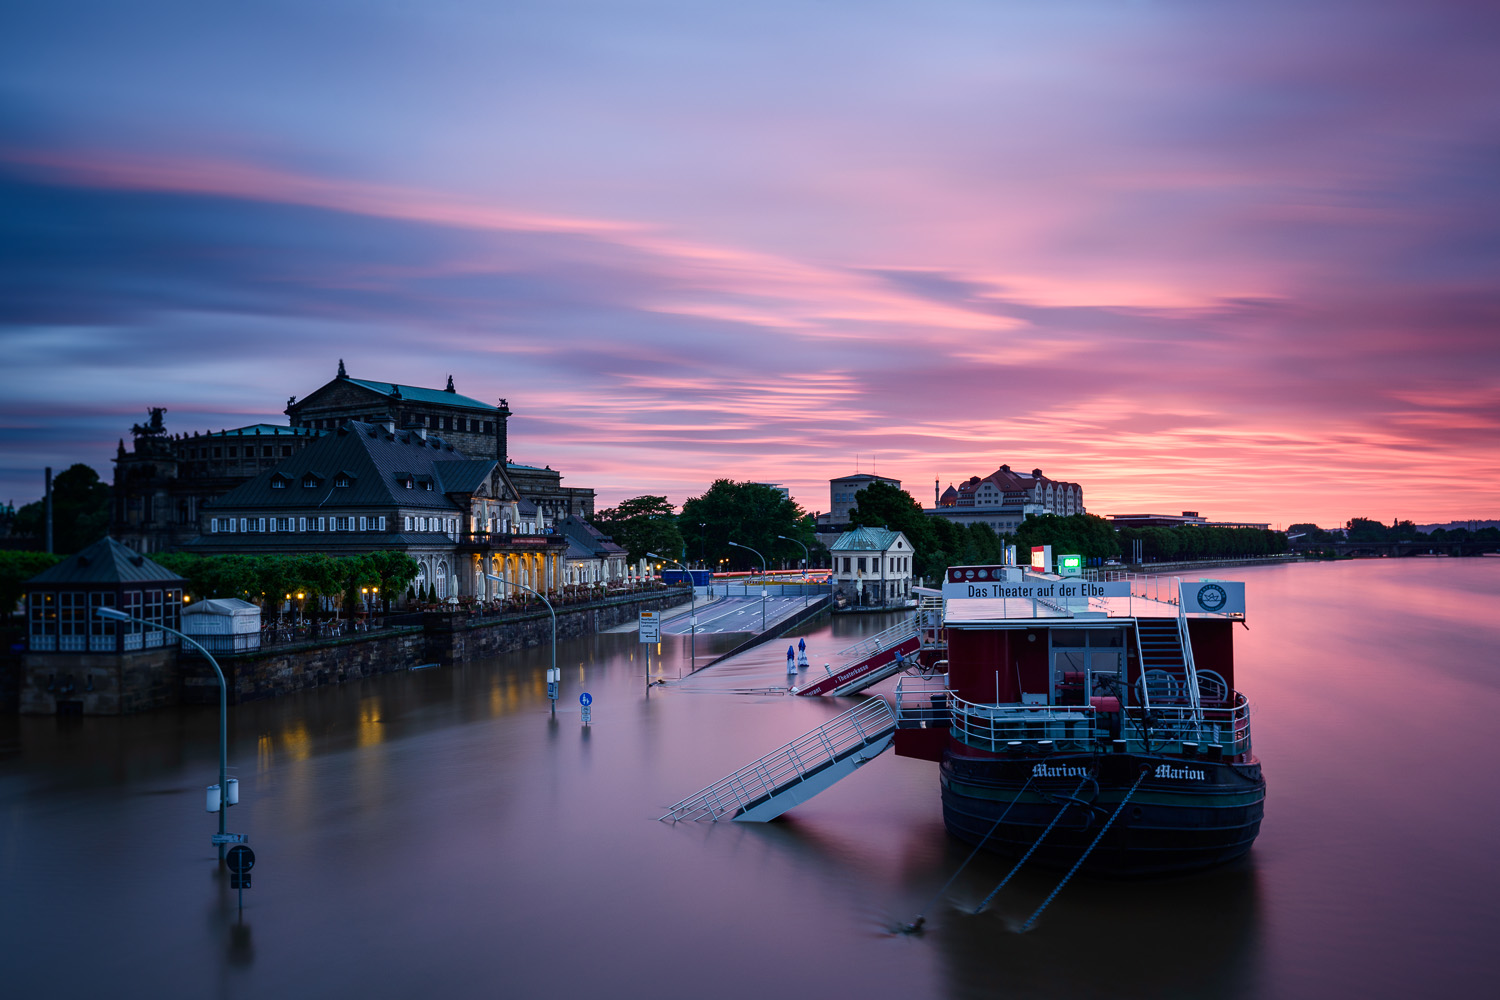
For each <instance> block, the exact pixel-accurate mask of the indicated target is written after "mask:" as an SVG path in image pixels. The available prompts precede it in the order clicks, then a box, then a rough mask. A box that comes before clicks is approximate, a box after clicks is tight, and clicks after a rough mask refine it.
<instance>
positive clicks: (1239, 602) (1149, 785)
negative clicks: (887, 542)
mask: <svg viewBox="0 0 1500 1000" xmlns="http://www.w3.org/2000/svg"><path fill="white" fill-rule="evenodd" d="M919 597H920V600H921V602H922V603H921V607H920V608H919V610H918V612H917V614H918V629H919V632H920V635H921V640H922V641H921V649H920V650H919V652H918V654H917V658H918V660H919V662H920V663H921V664H922V666H921V667H920V668H919V669H918V670H917V671H914V672H912V673H908V674H907V675H905V676H903V677H902V679H901V682H900V684H899V685H898V687H897V690H896V698H895V709H896V731H895V741H894V746H895V750H896V752H897V753H898V754H901V755H904V756H910V757H919V758H923V759H926V760H932V761H935V762H939V763H940V765H941V770H940V778H939V780H940V785H941V794H942V806H943V821H944V823H945V825H946V826H947V829H948V831H949V832H950V833H951V834H952V835H953V836H955V837H957V838H959V839H960V840H964V841H966V842H968V843H971V844H977V845H979V846H982V847H983V848H985V849H986V850H989V851H993V852H996V853H999V854H1002V855H1007V856H1013V857H1017V858H1026V859H1027V860H1028V862H1029V863H1037V864H1041V865H1045V866H1050V867H1056V868H1072V867H1073V866H1075V865H1078V866H1079V867H1080V869H1081V870H1083V871H1087V872H1093V873H1095V874H1100V875H1112V876H1135V875H1157V874H1167V873H1173V872H1183V871H1189V870H1193V869H1198V868H1204V867H1208V866H1210V865H1216V864H1220V863H1223V862H1227V861H1231V860H1233V859H1235V858H1239V857H1241V856H1243V855H1244V854H1245V853H1246V852H1247V851H1249V849H1250V846H1251V844H1252V843H1253V842H1254V841H1255V837H1256V834H1257V833H1258V832H1259V830H1260V823H1261V817H1262V813H1263V807H1264V800H1265V779H1264V777H1263V775H1262V773H1261V765H1260V761H1259V760H1257V759H1256V757H1255V756H1254V754H1253V753H1252V751H1251V743H1250V705H1249V702H1248V701H1247V700H1246V698H1245V696H1244V695H1243V694H1241V693H1240V692H1239V691H1237V690H1235V686H1234V684H1235V663H1234V630H1235V629H1236V628H1237V627H1241V626H1243V625H1244V622H1245V586H1244V584H1243V583H1238V582H1233V581H1220V580H1203V581H1196V582H1185V581H1180V580H1174V579H1170V578H1164V577H1132V576H1130V575H1127V574H1124V573H1117V572H1109V573H1107V574H1103V575H1102V578H1100V579H1086V578H1083V577H1066V576H1055V575H1052V574H1048V573H1034V572H1031V571H1028V570H1024V569H1022V568H1020V567H1014V566H961V567H952V568H950V569H949V570H948V572H947V575H946V578H945V580H944V583H943V588H942V590H941V591H937V590H920V591H919Z"/></svg>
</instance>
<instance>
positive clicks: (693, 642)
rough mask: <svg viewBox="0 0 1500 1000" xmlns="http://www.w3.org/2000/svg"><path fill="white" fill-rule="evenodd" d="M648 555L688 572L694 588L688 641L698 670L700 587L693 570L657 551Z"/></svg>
mask: <svg viewBox="0 0 1500 1000" xmlns="http://www.w3.org/2000/svg"><path fill="white" fill-rule="evenodd" d="M646 555H648V556H650V557H651V558H652V559H661V560H664V561H666V562H669V563H671V564H672V565H673V566H679V567H681V568H682V571H683V572H684V573H686V574H687V578H688V586H689V587H690V588H692V589H691V590H690V591H689V593H690V594H691V596H690V597H689V598H688V602H689V603H688V620H689V622H690V624H691V627H692V630H693V634H692V638H691V639H690V640H689V642H688V648H689V649H690V650H691V651H692V652H691V654H690V655H691V658H692V664H693V670H697V669H698V588H697V586H696V585H695V584H694V583H693V571H692V570H690V569H688V568H687V567H686V566H683V565H682V563H680V562H678V561H677V560H676V559H668V558H667V557H666V556H659V555H657V554H656V553H655V552H647V553H646Z"/></svg>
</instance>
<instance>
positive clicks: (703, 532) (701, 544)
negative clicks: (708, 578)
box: [698, 521, 708, 569]
mask: <svg viewBox="0 0 1500 1000" xmlns="http://www.w3.org/2000/svg"><path fill="white" fill-rule="evenodd" d="M707 539H708V522H707V521H699V522H698V565H699V566H702V567H703V568H704V569H707V568H708V564H707V563H706V562H704V558H705V556H704V553H703V550H704V549H705V548H706V547H707Z"/></svg>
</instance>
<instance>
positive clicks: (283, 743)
mask: <svg viewBox="0 0 1500 1000" xmlns="http://www.w3.org/2000/svg"><path fill="white" fill-rule="evenodd" d="M1424 564H1425V565H1424ZM1243 575H1244V577H1245V579H1246V580H1247V581H1248V582H1249V584H1250V593H1251V594H1252V595H1253V596H1252V602H1253V603H1252V617H1251V628H1250V631H1248V632H1241V633H1239V639H1240V643H1239V647H1238V653H1237V658H1236V659H1237V662H1236V673H1237V676H1238V678H1239V681H1240V686H1242V687H1243V688H1245V689H1246V691H1247V692H1248V693H1249V694H1250V696H1251V697H1252V699H1253V700H1254V701H1255V703H1256V705H1257V711H1256V714H1255V717H1254V724H1255V738H1256V748H1257V753H1258V754H1259V755H1260V756H1261V757H1262V759H1263V760H1264V761H1265V762H1266V767H1267V777H1268V781H1269V783H1270V788H1269V798H1268V801H1267V811H1266V820H1265V824H1264V826H1263V828H1262V834H1261V839H1260V840H1259V841H1258V842H1257V845H1256V847H1255V849H1254V851H1252V853H1251V855H1250V856H1249V858H1247V859H1246V860H1245V861H1244V862H1242V863H1241V864H1239V865H1236V866H1232V867H1229V868H1224V869H1219V870H1216V871H1213V872H1208V873H1204V874H1203V875H1201V876H1194V877H1191V878H1183V879H1178V880H1169V881H1148V882H1108V881H1095V880H1088V879H1084V878H1080V879H1077V880H1075V881H1074V882H1072V883H1070V884H1069V885H1068V887H1067V888H1066V889H1065V890H1064V891H1063V893H1062V894H1061V895H1060V896H1059V897H1058V899H1057V901H1056V902H1055V903H1053V904H1052V906H1051V907H1050V908H1049V909H1048V910H1047V911H1046V913H1045V914H1043V916H1042V918H1041V920H1040V921H1039V923H1038V925H1037V927H1036V929H1035V930H1033V931H1032V932H1030V933H1027V934H1016V933H1014V929H1015V928H1016V927H1018V926H1019V925H1020V924H1021V923H1022V922H1024V920H1025V919H1026V917H1027V916H1029V915H1030V913H1031V912H1032V911H1033V910H1034V909H1035V908H1036V906H1037V905H1038V904H1039V903H1040V902H1041V901H1042V900H1043V899H1045V898H1046V895H1047V893H1048V892H1050V891H1051V889H1052V887H1053V886H1054V885H1055V884H1056V881H1057V879H1058V877H1060V876H1059V873H1055V872H1045V871H1040V870H1037V871H1031V870H1023V871H1022V873H1021V874H1020V875H1018V876H1017V877H1016V879H1015V880H1013V882H1012V883H1011V884H1010V885H1008V886H1007V887H1006V889H1005V890H1004V891H1003V892H1002V893H1001V894H1000V896H999V897H998V898H997V900H996V902H995V903H994V904H992V910H990V911H986V912H985V913H983V914H981V915H979V916H973V915H972V914H970V913H969V912H967V910H969V909H972V908H973V906H974V905H976V904H977V903H978V902H979V900H980V899H982V898H983V897H984V895H985V894H986V893H988V892H989V891H990V890H991V889H992V888H993V887H994V885H995V884H996V883H997V882H998V881H999V880H1000V879H1001V878H1002V877H1003V876H1004V874H1005V872H1006V871H1007V870H1008V863H1007V862H1005V861H1004V860H1003V859H998V858H989V857H988V856H982V857H981V858H980V859H978V860H976V861H975V862H974V863H973V864H972V865H970V866H969V868H967V869H966V870H965V871H964V872H963V874H962V875H961V876H960V877H959V878H958V880H957V881H956V882H955V884H954V886H953V888H952V889H951V890H950V891H949V892H948V893H947V894H946V896H945V897H944V898H943V899H942V900H941V901H940V902H939V903H938V904H937V905H935V906H932V907H931V908H930V910H929V911H928V924H927V928H926V931H925V933H924V934H922V935H921V936H919V937H912V936H905V935H897V934H893V933H892V928H893V927H895V926H896V925H897V924H899V923H901V922H904V921H907V920H910V919H911V918H912V917H913V916H914V915H915V914H916V913H917V912H918V911H919V910H920V909H922V908H924V907H926V906H927V904H928V902H929V901H930V900H931V899H932V897H933V895H934V893H936V892H937V890H938V888H939V887H940V886H942V885H943V883H944V882H945V881H946V880H947V879H948V878H949V876H951V875H952V874H953V873H954V871H955V870H956V869H957V867H958V866H959V865H960V864H961V863H962V862H963V860H964V858H965V857H966V856H967V854H968V847H967V845H964V844H960V843H958V842H955V841H953V840H951V839H950V838H948V837H947V835H946V833H945V832H944V831H943V828H942V822H941V811H940V804H939V799H938V789H937V776H936V767H935V765H932V764H929V763H927V762H922V761H913V760H908V759H905V758H895V757H892V756H890V755H886V756H885V757H882V758H880V759H879V760H877V761H875V762H873V763H871V764H870V765H869V766H867V767H864V768H861V769H860V770H859V771H857V772H856V773H855V774H854V775H852V776H851V777H849V778H848V779H846V780H845V781H843V782H841V783H839V784H838V785H836V786H834V787H833V788H832V789H830V790H829V791H827V792H825V793H823V794H822V795H820V796H818V797H817V798H815V799H813V800H811V801H810V802H808V803H806V804H805V805H803V806H799V807H798V808H797V809H796V810H794V811H793V812H792V813H790V814H789V815H788V816H787V817H785V818H784V820H783V821H780V822H778V823H775V824H770V825H768V826H751V825H741V824H733V823H721V824H679V825H677V826H675V827H674V826H670V825H664V824H659V823H656V822H654V820H655V818H656V817H657V816H659V815H661V813H662V812H663V811H664V810H665V807H666V806H667V805H668V804H669V803H671V802H673V801H675V800H676V799H679V798H681V797H683V796H684V795H687V794H689V793H691V792H692V791H694V790H695V789H697V788H700V787H702V786H703V785H706V784H707V783H709V782H710V781H712V780H714V779H716V778H718V777H720V776H722V775H723V774H725V773H727V772H729V771H731V770H734V769H735V768H737V767H739V766H741V765H743V764H745V763H748V762H749V761H751V760H754V759H755V758H757V757H759V756H760V755H762V754H764V753H765V752H767V751H768V750H770V749H772V748H774V747H776V746H778V745H780V744H781V743H783V742H786V741H787V740H789V739H791V738H793V737H795V736H798V735H800V734H802V733H804V732H806V731H807V730H808V729H811V728H812V727H813V726H815V725H818V724H819V723H821V722H824V721H826V720H827V719H828V718H829V717H830V716H831V715H833V714H837V713H838V712H840V711H842V710H844V709H845V708H847V707H849V705H850V704H852V702H850V701H848V700H842V701H837V702H835V701H827V700H821V699H800V698H794V697H788V696H786V695H785V694H784V693H781V689H783V688H784V685H785V683H786V675H785V646H786V642H785V641H782V642H778V643H768V644H766V645H765V646H762V647H759V648H757V649H754V650H751V651H749V652H748V653H746V654H744V655H742V656H739V657H736V658H735V659H734V660H733V661H730V662H727V663H724V664H720V665H718V666H715V667H713V668H711V669H709V670H704V671H699V672H698V673H697V674H693V675H691V676H686V677H684V679H683V680H682V681H681V682H679V681H678V680H677V675H678V673H679V671H681V672H682V673H684V674H686V673H687V668H688V666H689V664H688V660H687V657H688V652H687V639H686V637H683V638H682V639H681V640H678V639H676V637H671V638H669V639H667V640H666V641H664V642H663V643H662V644H661V645H660V647H659V648H656V647H650V648H642V646H641V644H640V643H638V642H637V641H636V636H635V635H633V634H628V633H627V634H607V635H601V636H595V637H590V638H587V639H577V640H570V641H566V642H564V643H563V644H561V645H560V647H559V649H558V662H559V663H560V664H563V665H564V671H563V672H564V683H563V686H562V693H561V697H560V700H559V703H558V706H557V707H558V712H557V716H556V717H555V718H553V717H552V716H551V715H550V708H551V706H550V704H549V702H548V699H547V697H546V683H545V674H546V669H547V667H548V666H550V662H551V661H550V651H549V650H547V649H546V648H545V647H537V648H533V649H529V650H524V651H521V652H518V653H516V654H514V655H510V656H506V657H502V658H497V659H496V660H494V661H492V662H488V663H479V664H473V665H469V666H465V667H458V668H451V667H445V668H438V669H431V670H423V671H417V672H412V673H403V674H397V675H391V676H386V677H379V678H374V679H371V680H368V681H364V682H360V683H357V684H351V685H347V686H345V687H341V688H331V689H325V690H316V691H309V692H304V693H301V694H298V695H294V696H291V697H288V698H285V699H281V700H277V701H271V702H260V703H254V704H250V705H244V706H240V707H238V708H236V709H235V710H234V711H233V713H232V716H231V731H230V739H231V742H230V762H231V765H232V766H233V767H235V768H236V769H237V771H238V773H239V774H240V776H241V778H242V781H243V783H244V787H243V788H242V801H243V802H244V804H243V805H241V806H239V807H237V808H236V809H235V810H233V811H232V812H231V813H230V815H229V820H230V828H231V829H232V830H237V831H241V832H245V833H247V834H249V835H250V836H251V838H252V842H253V844H254V847H255V850H256V854H257V867H256V881H255V888H254V889H252V890H248V891H247V892H246V893H245V897H246V910H245V919H244V920H243V922H242V921H241V919H240V915H239V912H238V909H237V907H236V905H235V899H234V896H235V894H234V893H232V892H231V891H230V890H229V889H228V887H227V884H226V881H225V880H224V879H223V878H222V876H221V875H220V874H219V873H218V872H217V870H216V866H215V857H214V853H213V850H212V848H211V846H210V845H209V843H208V834H209V833H210V832H211V831H212V829H214V825H215V824H214V817H213V816H212V815H210V814H206V813H204V812H203V808H202V795H201V789H202V787H203V786H204V785H207V784H210V783H212V781H213V780H214V778H215V773H214V772H215V768H216V759H217V712H216V711H215V710H214V709H213V708H212V707H208V708H202V709H199V708H194V709H185V710H183V711H180V712H165V713H157V714H154V715H151V716H141V717H136V718H129V719H98V720H95V719H89V720H81V724H80V720H73V721H72V722H71V723H70V724H66V725H60V724H59V722H58V721H57V720H52V719H17V718H14V717H10V718H5V719H0V746H9V747H11V748H13V749H12V752H10V753H9V754H8V755H7V756H5V757H4V758H3V759H0V823H3V826H0V885H3V887H4V892H3V893H0V940H4V941H6V942H7V945H6V952H5V955H6V974H7V977H8V979H7V985H10V984H11V983H19V984H21V986H22V989H21V990H20V991H19V993H18V995H38V994H39V992H41V991H43V990H45V992H47V993H49V994H52V993H57V994H66V995H84V994H95V995H103V994H108V995H114V994H116V993H120V992H127V993H136V994H140V995H175V994H176V993H179V992H181V983H182V982H185V981H186V982H194V983H197V982H219V983H221V984H222V988H221V993H222V994H223V995H226V996H246V997H250V996H265V995H294V996H310V995H348V994H358V995H361V996H364V997H369V998H377V997H386V996H391V997H398V996H411V995H428V994H437V995H472V994H487V993H493V992H495V991H496V986H497V984H499V983H500V982H501V981H502V980H503V987H502V989H503V990H504V992H506V994H507V995H515V996H545V995H557V994H558V993H559V992H566V993H569V994H573V995H588V994H591V993H597V994H599V995H609V996H613V995H619V994H625V995H632V994H635V993H641V992H659V993H662V994H663V995H672V994H673V993H675V992H684V990H680V989H676V987H678V986H681V985H682V984H684V983H692V984H694V986H693V987H692V989H693V990H694V991H695V992H697V991H699V988H700V986H701V988H702V989H703V990H704V991H709V992H712V993H713V994H714V995H715V996H716V997H721V996H722V997H736V996H745V997H758V998H763V997H765V996H766V995H768V994H773V995H774V994H778V993H785V994H788V995H793V994H795V995H802V994H807V993H813V992H826V993H830V994H833V995H839V996H842V995H846V994H849V993H858V994H866V995H870V996H933V995H945V996H952V997H970V996H979V995H984V996H993V995H996V994H1001V995H1007V996H1012V995H1013V996H1036V997H1043V996H1084V997H1089V996H1100V997H1103V996H1110V997H1115V996H1147V995H1149V996H1195V997H1196V996H1204V997H1220V996H1222V997H1240V996H1269V997H1278V998H1280V997H1314V996H1330V995H1359V996H1372V997H1379V996H1407V995H1418V994H1423V993H1426V994H1429V995H1432V994H1439V995H1441V994H1448V995H1460V994H1467V993H1476V992H1480V991H1481V990H1483V988H1484V986H1485V985H1487V984H1488V971H1489V969H1488V960H1487V959H1485V958H1484V957H1483V956H1485V955H1487V954H1488V948H1489V943H1488V935H1489V931H1490V929H1491V928H1493V927H1495V926H1500V866H1497V865H1495V864H1494V862H1493V860H1492V853H1493V831H1494V830H1495V829H1496V828H1497V826H1500V776H1497V774H1496V769H1494V768H1489V767H1485V766H1483V763H1482V759H1481V758H1479V757H1477V756H1476V753H1477V749H1476V747H1477V743H1478V741H1479V740H1481V739H1482V738H1483V734H1484V733H1487V732H1488V731H1489V728H1490V725H1491V722H1490V720H1492V719H1494V718H1495V717H1497V715H1500V685H1497V683H1496V679H1495V672H1494V671H1493V665H1494V650H1495V649H1496V648H1497V643H1500V621H1497V619H1496V616H1495V615H1494V613H1493V612H1494V600H1495V598H1496V597H1497V596H1500V561H1496V560H1484V561H1481V560H1425V561H1420V562H1419V561H1415V560H1400V561H1398V560H1386V561H1382V562H1381V563H1378V564H1372V563H1366V564H1349V563H1344V564H1337V565H1330V566H1299V567H1286V568H1280V569H1273V570H1257V571H1253V572H1250V573H1246V574H1243ZM1434 595H1437V596H1434ZM1460 623H1461V624H1460ZM889 624H891V620H890V619H889V618H888V617H884V616H870V617H853V618H841V619H839V620H837V621H834V622H830V621H828V620H827V619H824V620H823V621H822V622H819V623H816V624H814V625H813V626H810V627H807V628H805V629H802V630H800V631H799V632H794V633H793V634H792V635H791V636H790V637H789V639H790V640H791V641H795V640H796V638H797V637H798V635H802V634H805V635H806V636H807V641H808V644H809V654H810V659H811V660H812V663H813V666H812V668H811V670H810V671H803V672H802V674H801V676H802V677H806V676H808V675H809V674H811V675H816V674H817V673H818V672H819V671H821V669H822V664H823V663H824V662H829V661H832V660H834V659H835V658H836V654H837V651H838V650H839V649H841V648H843V647H845V646H848V645H850V644H852V643H854V642H856V641H857V640H858V639H859V638H861V637H863V636H866V635H869V634H871V633H873V632H876V631H879V630H880V629H881V628H884V627H885V626H887V625H889ZM736 638H737V637H733V636H728V635H712V636H710V635H700V636H698V656H699V660H700V662H704V661H706V660H707V659H709V658H711V657H712V656H713V655H717V652H722V651H723V650H726V649H728V648H731V647H732V646H733V645H734V642H735V640H736ZM575 665H576V667H575ZM648 672H649V675H650V677H652V678H654V679H655V678H660V679H663V680H666V681H667V682H668V683H667V684H666V685H665V686H660V687H652V688H647V686H646V684H645V681H646V677H647V674H648ZM585 690H587V691H590V692H591V693H592V694H593V695H594V699H595V702H594V725H592V726H584V725H582V724H581V719H580V717H579V712H578V695H579V693H580V692H582V691H585ZM205 879H206V880H207V883H206V884H205ZM966 908H967V909H966ZM205 913H206V919H205ZM80 915H86V919H88V920H90V921H93V922H96V923H98V924H99V925H101V926H107V927H110V928H111V933H110V934H109V935H107V936H103V937H101V938H99V939H98V940H97V942H96V943H95V945H94V952H93V953H92V955H91V961H90V962H88V963H81V962H78V961H77V960H76V948H75V944H74V942H73V936H72V935H70V934H69V933H67V931H68V929H69V928H75V927H77V926H78V921H79V920H80V919H81V918H80ZM252 918H253V919H252ZM252 923H253V925H254V933H253V936H252V933H251V930H250V928H251V924H252ZM580 956H582V957H580ZM497 970H498V971H497ZM726 970H728V973H726ZM497 977H498V978H497ZM122 984H128V988H127V987H124V986H122Z"/></svg>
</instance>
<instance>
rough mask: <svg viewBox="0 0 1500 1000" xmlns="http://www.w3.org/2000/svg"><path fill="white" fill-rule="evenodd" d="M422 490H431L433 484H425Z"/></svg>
mask: <svg viewBox="0 0 1500 1000" xmlns="http://www.w3.org/2000/svg"><path fill="white" fill-rule="evenodd" d="M422 489H424V490H431V489H432V483H431V482H423V483H422Z"/></svg>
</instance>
